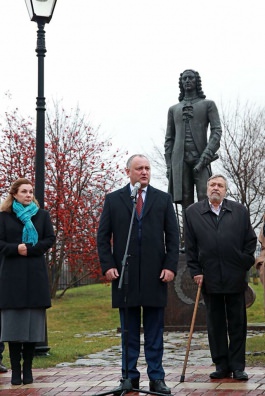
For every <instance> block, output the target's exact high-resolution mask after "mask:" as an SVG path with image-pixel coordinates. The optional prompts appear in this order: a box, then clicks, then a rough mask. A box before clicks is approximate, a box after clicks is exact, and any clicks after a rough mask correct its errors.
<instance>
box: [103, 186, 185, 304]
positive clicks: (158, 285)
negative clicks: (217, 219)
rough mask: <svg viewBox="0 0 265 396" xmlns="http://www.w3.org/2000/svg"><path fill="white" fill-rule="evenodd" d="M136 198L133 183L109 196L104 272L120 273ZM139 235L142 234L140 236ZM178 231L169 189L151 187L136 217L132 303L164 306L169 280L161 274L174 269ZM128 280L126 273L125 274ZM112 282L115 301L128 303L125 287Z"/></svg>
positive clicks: (132, 242)
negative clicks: (141, 214)
mask: <svg viewBox="0 0 265 396" xmlns="http://www.w3.org/2000/svg"><path fill="white" fill-rule="evenodd" d="M132 210H133V203H132V199H131V198H130V186H129V184H128V185H127V186H126V187H124V188H122V189H120V190H117V191H115V192H113V193H111V194H108V195H107V196H106V200H105V204H104V209H103V213H102V215H101V219H100V225H99V230H98V236H97V242H98V253H99V258H100V263H101V267H102V272H103V274H104V273H105V272H106V271H107V270H108V269H110V268H118V271H119V274H120V275H121V269H122V260H123V258H124V253H125V248H126V243H127V237H128V233H129V228H130V221H131V216H132ZM140 234H141V237H140ZM178 250H179V236H178V226H177V220H176V214H175V212H174V208H173V204H172V200H171V197H170V195H169V194H168V193H165V192H162V191H160V190H157V189H155V188H153V187H151V186H148V190H147V194H146V198H145V202H144V209H143V216H142V219H141V220H137V218H136V217H134V219H133V224H132V233H131V238H130V243H129V247H128V258H127V262H128V271H126V273H127V274H128V281H127V283H128V293H127V297H126V298H127V302H128V306H147V307H164V306H165V305H166V301H167V284H166V283H164V282H162V281H161V279H159V277H160V274H161V271H162V270H163V269H169V270H171V271H173V272H174V273H176V270H177V263H178ZM125 280H126V277H125ZM118 284H119V279H118V280H115V281H113V282H112V305H113V307H114V308H117V307H124V305H125V296H126V286H125V285H124V284H123V287H122V290H120V289H118Z"/></svg>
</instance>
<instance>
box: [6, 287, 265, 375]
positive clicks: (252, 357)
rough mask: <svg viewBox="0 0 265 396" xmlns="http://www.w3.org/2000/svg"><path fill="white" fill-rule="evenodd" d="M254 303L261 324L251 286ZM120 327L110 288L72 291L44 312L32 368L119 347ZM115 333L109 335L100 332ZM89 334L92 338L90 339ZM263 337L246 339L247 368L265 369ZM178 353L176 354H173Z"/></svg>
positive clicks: (254, 319)
mask: <svg viewBox="0 0 265 396" xmlns="http://www.w3.org/2000/svg"><path fill="white" fill-rule="evenodd" d="M251 287H252V288H253V289H254V290H255V293H256V300H255V302H254V304H253V305H252V306H251V307H250V308H248V310H247V314H248V322H249V323H264V308H263V306H264V304H263V289H262V286H261V285H260V284H259V285H253V284H251ZM118 327H119V315H118V310H117V309H112V308H111V291H110V286H109V285H89V286H82V287H78V288H73V289H70V290H68V291H67V293H66V294H65V295H64V296H63V298H61V299H55V300H53V303H52V308H50V309H48V310H47V329H48V346H49V347H50V351H49V355H48V356H36V357H35V359H34V361H33V367H34V368H48V367H54V366H55V365H56V364H58V363H63V362H75V361H76V360H77V359H78V358H81V357H83V356H85V355H89V354H91V353H96V352H99V351H103V350H104V349H107V348H110V347H111V346H114V345H120V337H117V334H116V329H117V328H118ZM105 330H114V332H113V333H112V334H111V335H106V336H104V335H103V336H102V334H98V333H99V332H102V331H105ZM91 334H92V336H91ZM264 346H265V336H264V335H263V336H261V337H260V336H259V337H253V338H251V339H248V340H247V351H248V352H251V354H249V353H248V354H247V365H248V366H253V365H261V366H265V356H264V355H263V354H262V353H260V352H261V351H264V350H265V347H264ZM176 352H177V351H176ZM4 363H5V364H6V365H7V366H8V367H10V365H9V359H8V348H6V351H5V352H4Z"/></svg>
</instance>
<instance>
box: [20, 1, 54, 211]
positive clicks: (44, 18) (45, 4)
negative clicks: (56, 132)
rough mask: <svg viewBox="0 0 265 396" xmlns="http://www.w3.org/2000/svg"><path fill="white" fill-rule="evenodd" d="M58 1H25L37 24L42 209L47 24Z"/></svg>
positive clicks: (38, 179)
mask: <svg viewBox="0 0 265 396" xmlns="http://www.w3.org/2000/svg"><path fill="white" fill-rule="evenodd" d="M56 1H57V0H25V2H26V6H27V9H28V13H29V16H30V20H31V21H34V22H37V25H38V31H37V48H36V52H37V57H38V96H37V102H36V104H37V107H36V110H37V118H36V156H35V195H36V198H37V200H38V201H39V204H40V207H41V208H44V186H45V111H46V108H45V97H44V58H45V53H46V47H45V30H44V26H45V23H49V22H50V20H51V19H52V15H53V11H54V8H55V5H56Z"/></svg>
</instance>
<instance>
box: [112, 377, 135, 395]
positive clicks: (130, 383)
mask: <svg viewBox="0 0 265 396" xmlns="http://www.w3.org/2000/svg"><path fill="white" fill-rule="evenodd" d="M132 389H139V378H127V379H126V378H122V379H121V383H120V385H119V386H118V387H117V388H115V389H114V390H113V395H121V394H122V392H124V391H125V390H126V391H130V390H132Z"/></svg>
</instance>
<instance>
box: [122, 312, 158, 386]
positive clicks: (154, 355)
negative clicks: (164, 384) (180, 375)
mask: <svg viewBox="0 0 265 396" xmlns="http://www.w3.org/2000/svg"><path fill="white" fill-rule="evenodd" d="M126 310H127V315H126ZM126 316H127V318H126ZM142 317H143V331H144V353H145V360H146V363H147V374H148V377H149V379H150V380H151V381H153V380H157V379H164V377H165V372H164V369H163V367H162V358H163V352H164V344H163V333H164V308H154V307H143V308H142ZM120 321H121V331H122V376H123V378H126V371H128V373H127V374H128V378H131V379H136V378H139V377H140V372H139V371H138V369H137V361H138V358H139V355H140V334H141V307H140V306H139V307H129V308H127V309H126V308H120ZM126 322H127V323H126ZM126 338H127V348H126ZM126 350H127V353H126ZM126 355H127V365H126ZM126 367H127V370H126Z"/></svg>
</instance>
